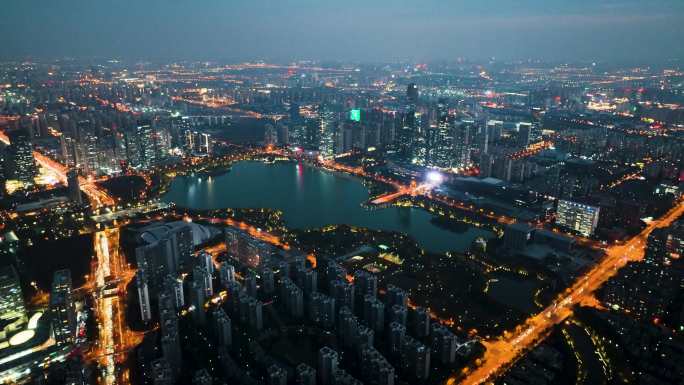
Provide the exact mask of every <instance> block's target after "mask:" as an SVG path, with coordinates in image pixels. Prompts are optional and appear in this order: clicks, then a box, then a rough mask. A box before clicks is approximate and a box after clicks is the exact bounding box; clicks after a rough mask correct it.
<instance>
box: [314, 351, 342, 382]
mask: <svg viewBox="0 0 684 385" xmlns="http://www.w3.org/2000/svg"><path fill="white" fill-rule="evenodd" d="M338 363H339V358H338V355H337V352H336V351H334V350H332V349H331V348H329V347H327V346H325V347H322V348H321V349H320V350H319V351H318V379H319V381H320V384H321V385H330V384H335V382H333V376H334V374H335V372H337V366H338Z"/></svg>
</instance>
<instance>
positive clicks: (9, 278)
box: [0, 266, 26, 321]
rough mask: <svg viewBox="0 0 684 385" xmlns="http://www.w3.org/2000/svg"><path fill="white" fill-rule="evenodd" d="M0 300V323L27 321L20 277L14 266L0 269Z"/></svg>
mask: <svg viewBox="0 0 684 385" xmlns="http://www.w3.org/2000/svg"><path fill="white" fill-rule="evenodd" d="M0 298H2V301H0V321H11V320H16V319H24V320H26V307H25V306H24V297H23V296H22V294H21V284H20V283H19V276H18V275H17V271H16V270H15V269H14V267H12V266H6V267H2V268H0Z"/></svg>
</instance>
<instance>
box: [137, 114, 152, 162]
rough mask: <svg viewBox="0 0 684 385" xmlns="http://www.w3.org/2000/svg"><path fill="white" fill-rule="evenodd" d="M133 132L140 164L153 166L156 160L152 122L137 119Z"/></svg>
mask: <svg viewBox="0 0 684 385" xmlns="http://www.w3.org/2000/svg"><path fill="white" fill-rule="evenodd" d="M135 134H136V139H137V145H138V148H139V150H138V154H139V155H140V165H141V166H142V167H145V168H147V167H150V166H153V165H154V164H155V163H156V161H157V158H156V156H157V153H156V148H157V145H156V140H155V132H154V129H153V128H152V122H150V121H149V120H141V121H138V124H137V126H136V128H135Z"/></svg>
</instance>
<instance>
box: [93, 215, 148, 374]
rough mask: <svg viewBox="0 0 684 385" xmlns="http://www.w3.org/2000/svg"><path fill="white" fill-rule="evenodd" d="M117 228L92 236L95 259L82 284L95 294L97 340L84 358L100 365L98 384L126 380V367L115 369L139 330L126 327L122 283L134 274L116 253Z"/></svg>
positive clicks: (138, 336) (140, 335) (137, 338)
mask: <svg viewBox="0 0 684 385" xmlns="http://www.w3.org/2000/svg"><path fill="white" fill-rule="evenodd" d="M119 236H120V231H119V229H118V228H112V229H107V230H103V231H99V232H97V233H95V235H94V240H93V242H94V250H95V260H94V261H93V272H92V274H90V276H89V279H88V282H86V287H87V288H88V289H91V290H93V292H94V294H95V306H94V310H95V317H97V324H98V333H99V334H98V339H97V342H96V343H95V344H94V345H93V348H92V350H91V351H89V352H88V354H87V355H86V358H88V359H89V360H91V361H97V362H98V363H99V364H100V366H101V367H102V368H103V373H102V376H99V380H100V383H101V384H105V385H112V384H127V383H130V373H129V371H128V368H126V367H122V368H117V365H120V364H122V363H123V362H124V361H125V359H126V353H127V352H128V351H129V350H131V349H132V348H134V347H135V346H137V345H138V344H139V343H140V342H141V341H142V338H143V333H140V332H134V331H132V330H130V329H129V328H128V326H127V323H126V312H125V311H126V286H127V285H128V283H129V282H130V281H131V280H132V279H133V277H135V269H133V268H131V267H130V266H128V264H127V263H126V258H125V257H124V256H123V255H122V254H121V253H120V252H119Z"/></svg>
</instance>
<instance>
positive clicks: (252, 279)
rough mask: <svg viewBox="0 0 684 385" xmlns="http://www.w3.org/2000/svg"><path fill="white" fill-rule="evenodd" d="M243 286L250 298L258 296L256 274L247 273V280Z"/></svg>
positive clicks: (243, 282)
mask: <svg viewBox="0 0 684 385" xmlns="http://www.w3.org/2000/svg"><path fill="white" fill-rule="evenodd" d="M242 286H243V287H244V288H245V290H246V291H247V295H249V296H250V297H256V296H257V277H256V274H254V273H252V272H251V271H250V272H248V273H247V275H246V276H245V279H244V280H243V281H242Z"/></svg>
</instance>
